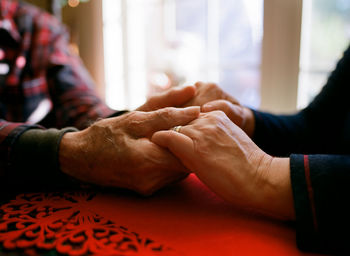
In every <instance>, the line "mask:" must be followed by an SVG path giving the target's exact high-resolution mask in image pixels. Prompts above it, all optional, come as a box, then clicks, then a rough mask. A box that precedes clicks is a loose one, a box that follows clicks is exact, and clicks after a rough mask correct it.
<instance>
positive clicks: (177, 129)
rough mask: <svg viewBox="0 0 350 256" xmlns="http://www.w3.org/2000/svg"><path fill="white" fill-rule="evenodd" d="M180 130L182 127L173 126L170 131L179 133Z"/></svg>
mask: <svg viewBox="0 0 350 256" xmlns="http://www.w3.org/2000/svg"><path fill="white" fill-rule="evenodd" d="M181 128H182V126H181V125H178V126H175V127H174V128H173V129H172V130H173V131H175V132H180V130H181Z"/></svg>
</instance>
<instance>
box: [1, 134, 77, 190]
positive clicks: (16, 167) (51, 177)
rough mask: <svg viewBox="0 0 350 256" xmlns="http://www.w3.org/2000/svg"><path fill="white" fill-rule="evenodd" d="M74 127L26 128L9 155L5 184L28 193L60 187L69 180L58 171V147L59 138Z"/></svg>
mask: <svg viewBox="0 0 350 256" xmlns="http://www.w3.org/2000/svg"><path fill="white" fill-rule="evenodd" d="M74 131H77V129H76V128H65V129H61V130H57V129H53V128H52V129H47V130H41V129H30V130H27V131H25V132H24V133H22V134H21V135H20V137H19V138H18V139H17V140H16V142H15V144H14V147H13V152H12V156H11V162H12V164H11V166H12V168H11V169H10V170H9V172H8V173H7V177H6V180H7V184H8V185H12V186H13V185H17V186H18V187H17V188H22V189H25V190H28V189H29V190H30V189H32V188H36V186H39V187H43V188H45V187H48V188H49V187H51V188H52V186H53V187H57V188H59V187H62V186H65V185H67V184H69V179H70V178H69V177H68V176H67V175H65V174H64V173H62V172H61V171H60V166H59V159H58V153H59V145H60V142H61V139H62V137H63V135H64V134H65V133H67V132H74Z"/></svg>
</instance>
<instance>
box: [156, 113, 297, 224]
mask: <svg viewBox="0 0 350 256" xmlns="http://www.w3.org/2000/svg"><path fill="white" fill-rule="evenodd" d="M152 141H153V142H154V143H156V144H158V145H160V146H163V147H166V148H168V149H169V150H170V151H171V152H172V153H173V154H174V155H176V156H177V157H178V158H179V159H180V160H181V162H182V163H183V164H184V165H185V166H186V167H187V168H188V169H189V170H191V171H193V172H194V173H195V174H196V175H197V176H198V178H199V179H200V180H202V181H203V183H205V184H206V185H207V186H208V187H209V188H210V189H211V190H213V191H214V192H215V193H217V194H218V195H220V196H221V197H223V198H224V199H226V200H227V201H229V202H232V203H234V204H236V205H238V206H242V207H245V208H250V209H256V210H257V211H260V212H266V213H268V214H271V215H276V216H279V217H282V218H290V219H291V218H293V217H294V215H293V214H294V210H293V199H292V192H291V184H290V177H289V160H288V158H286V159H279V158H273V157H271V156H269V155H268V154H266V153H265V152H263V151H262V150H261V149H260V148H259V147H258V146H256V145H255V144H254V142H253V141H252V140H251V139H250V138H249V137H248V136H247V135H246V134H245V133H244V132H243V131H242V130H241V129H240V128H239V127H238V126H236V125H235V124H234V123H232V122H231V121H230V119H229V118H228V117H227V116H226V115H225V114H224V113H223V112H221V111H214V112H210V113H206V114H201V115H200V117H199V118H198V119H196V120H194V121H192V122H191V123H190V124H188V125H186V126H183V127H182V128H181V130H180V132H179V133H178V132H174V131H159V132H156V133H155V134H154V135H153V136H152Z"/></svg>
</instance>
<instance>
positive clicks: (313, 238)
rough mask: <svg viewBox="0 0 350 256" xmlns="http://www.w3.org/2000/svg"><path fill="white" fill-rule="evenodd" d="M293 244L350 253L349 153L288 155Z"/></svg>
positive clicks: (342, 253) (302, 247)
mask: <svg viewBox="0 0 350 256" xmlns="http://www.w3.org/2000/svg"><path fill="white" fill-rule="evenodd" d="M290 165H291V181H292V188H293V196H294V205H295V213H296V230H297V245H298V247H299V248H300V249H302V250H306V251H314V252H323V253H335V254H341V255H345V254H348V253H349V252H350V247H349V239H350V234H349V230H350V218H349V216H350V207H348V203H349V201H348V200H349V193H350V187H349V184H350V156H343V155H291V157H290Z"/></svg>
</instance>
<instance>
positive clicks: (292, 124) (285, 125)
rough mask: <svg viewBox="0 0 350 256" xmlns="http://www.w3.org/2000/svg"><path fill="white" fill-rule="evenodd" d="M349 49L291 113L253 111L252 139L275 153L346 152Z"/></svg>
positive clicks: (349, 149) (349, 131)
mask: <svg viewBox="0 0 350 256" xmlns="http://www.w3.org/2000/svg"><path fill="white" fill-rule="evenodd" d="M349 95H350V48H348V49H347V50H346V51H345V53H344V56H343V58H342V59H341V60H340V61H339V62H338V64H337V67H336V69H335V70H334V71H333V72H332V73H331V75H330V77H329V79H328V81H327V83H326V85H325V86H324V87H323V89H322V91H321V92H320V93H319V94H318V95H317V96H316V98H315V99H314V100H313V101H312V103H311V104H310V105H309V106H308V107H306V108H305V109H303V110H302V111H300V112H298V113H296V114H294V115H271V114H268V113H264V112H258V111H254V116H255V121H256V125H255V134H254V135H253V140H254V141H255V143H256V144H257V145H258V146H260V147H261V148H262V149H263V150H265V151H266V152H267V153H269V154H272V155H275V156H289V155H290V154H291V153H302V154H320V153H322V154H349V153H350V147H349V146H348V145H350V101H349Z"/></svg>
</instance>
